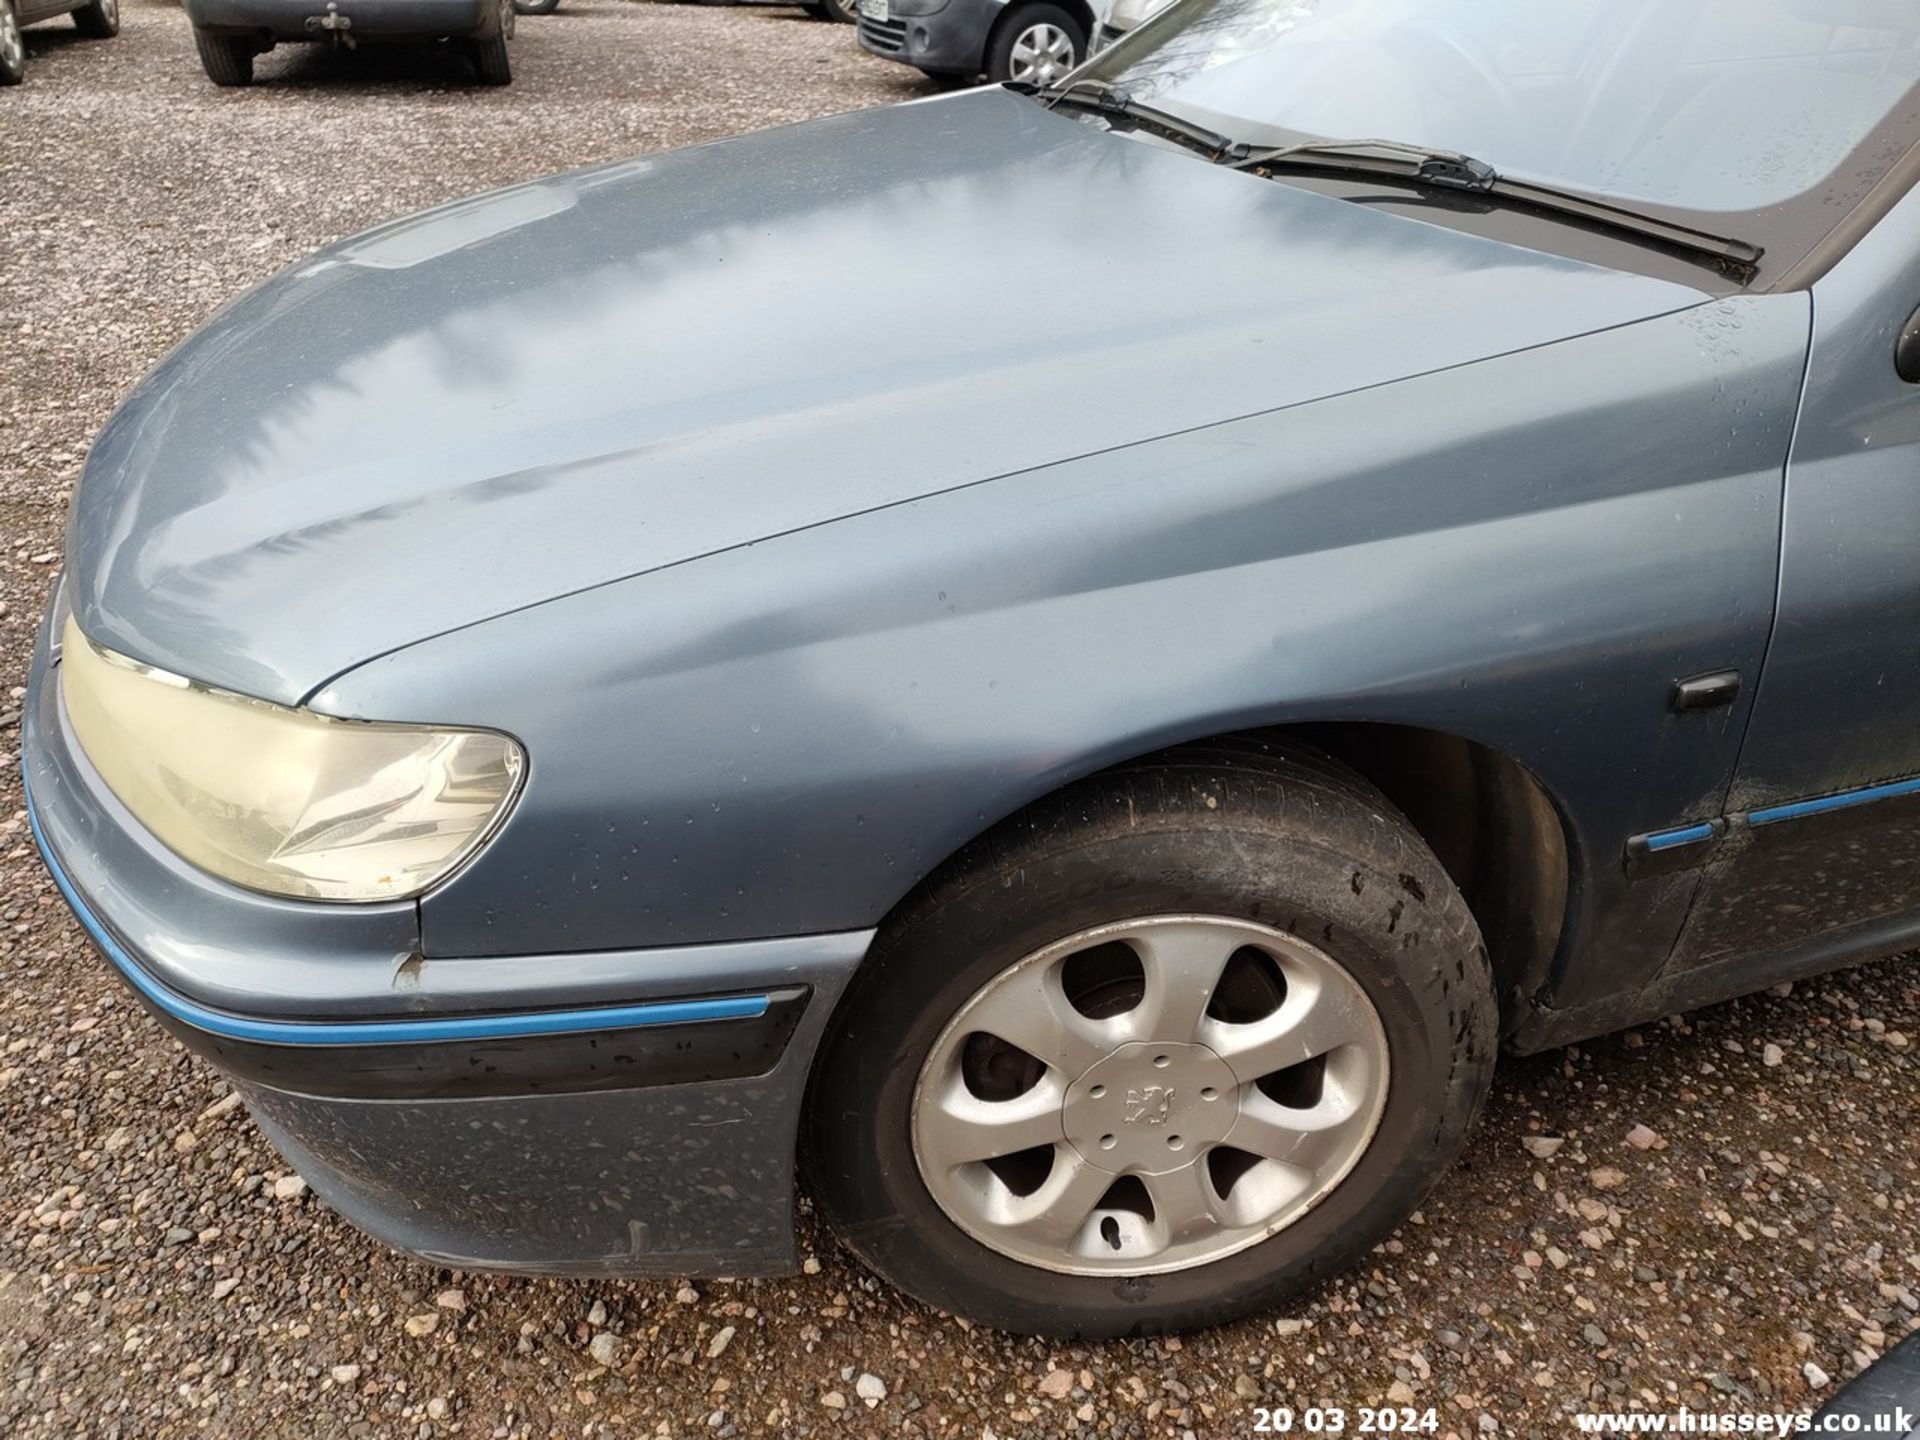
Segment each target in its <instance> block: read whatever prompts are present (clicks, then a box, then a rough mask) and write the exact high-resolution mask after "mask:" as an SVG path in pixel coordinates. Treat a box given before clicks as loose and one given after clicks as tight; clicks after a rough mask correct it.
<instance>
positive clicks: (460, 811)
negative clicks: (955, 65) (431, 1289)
mask: <svg viewBox="0 0 1920 1440" xmlns="http://www.w3.org/2000/svg"><path fill="white" fill-rule="evenodd" d="M1382 137H1384V138H1382ZM1916 176H1920V12H1917V11H1916V10H1915V8H1914V7H1913V6H1912V5H1911V3H1909V0H1818V3H1816V0H1565V3H1560V4H1555V5H1550V6H1549V5H1540V4H1538V3H1535V0H1317V3H1316V0H1181V3H1179V4H1177V5H1175V6H1173V7H1172V8H1170V9H1168V10H1167V11H1165V12H1163V13H1162V14H1160V15H1158V16H1156V17H1155V18H1154V19H1152V20H1150V21H1148V22H1147V23H1146V24H1144V25H1142V26H1141V27H1139V28H1138V29H1137V30H1135V31H1133V32H1132V33H1131V34H1129V35H1127V36H1126V37H1125V38H1124V39H1122V40H1120V41H1119V42H1118V43H1116V44H1115V45H1114V46H1113V47H1112V48H1111V49H1110V50H1108V51H1106V52H1104V53H1103V54H1102V55H1100V56H1098V57H1096V58H1095V59H1094V60H1093V61H1092V62H1091V63H1090V64H1089V65H1088V66H1086V67H1083V68H1082V69H1080V70H1079V71H1078V72H1077V73H1076V74H1075V75H1073V76H1071V77H1069V78H1068V79H1067V80H1066V81H1065V82H1064V83H1063V84H1061V85H1059V86H1057V87H1055V88H1052V89H1048V90H1040V91H1032V90H1027V91H1022V90H1018V89H1014V88H1006V87H1002V88H996V89H988V90H980V91H974V92H970V93H967V94H964V95H955V96H948V97H943V98H939V99H934V100H928V101H922V102H918V103H914V104H910V105H905V106H900V107H897V108H892V109H885V110H879V111H870V112H866V113H859V114H851V115H843V116H840V117H838V118H833V119H827V120H821V121H817V122H813V123H810V124H805V125H798V126H794V127H791V128H786V129H780V130H774V131H769V132H766V133H763V134H756V135H749V136H745V137H742V138H739V139H735V140H731V141H728V142H726V143H723V144H719V145H713V146H708V147H704V148H701V149H697V150H689V151H683V152H679V153H671V154H661V155H651V156H647V157H644V158H640V159H635V160H631V161H627V162H625V163H620V164H614V165H610V166H606V167H603V168H599V169H594V170H587V171H583V172H580V173H578V174H572V175H565V176H561V177H558V178H554V179H546V180H540V181H536V182H534V183H531V184H526V185H522V186H518V187H516V188H513V189H508V190H503V191H499V192H496V193H493V194H489V195H483V196H480V197H478V198H475V199H471V200H466V201H462V202H460V203H458V204H454V205H450V206H447V207H445V208H442V209H439V210H435V211H432V212H430V213H428V214H425V215H420V216H415V217H413V218H409V219H403V220H399V221H397V222H395V223H393V224H390V225H387V226H384V227H382V228H380V229H376V230H373V231H371V232H368V233H366V234H363V235H360V236H357V237H355V238H352V239H349V240H347V241H345V242H343V243H341V244H338V245H335V246H333V247H332V248H330V249H327V250H325V251H322V252H321V253H319V254H317V255H315V256H314V257H313V258H312V259H310V260H307V261H305V262H304V263H301V264H299V265H296V266H294V267H293V268H292V269H290V270H289V271H287V272H285V273H284V274H282V275H280V276H279V277H277V278H275V279H273V280H271V281H269V282H268V283H267V284H265V285H263V286H262V287H261V288H259V289H258V290H256V291H254V292H253V293H251V294H250V295H247V296H244V297H242V298H240V299H238V300H237V301H235V302H234V303H232V304H231V305H229V306H228V307H227V308H225V309H224V310H222V311H221V312H220V313H219V314H218V315H217V316H215V317H214V318H213V319H212V320H211V321H210V322H209V323H208V324H207V325H206V327H205V328H204V329H202V330H201V331H200V332H199V333H198V334H197V335H195V336H193V337H192V338H190V339H189V340H187V341H186V342H185V343H184V344H183V345H182V346H181V347H180V348H179V349H177V350H176V351H174V352H173V354H171V355H170V356H169V357H168V358H167V359H166V360H165V361H164V362H163V363H162V364H161V365H160V366H159V367H158V368H157V369H156V370H155V371H154V372H153V373H152V374H151V375H150V376H149V377H148V378H147V379H146V380H145V381H143V382H142V383H141V384H140V385H139V387H138V388H137V389H136V390H135V391H134V392H133V393H132V394H131V395H129V396H128V397H127V399H126V401H125V403H124V404H123V405H122V406H121V408H120V410H119V411H118V413H117V414H116V415H115V416H114V417H113V419H112V420H111V421H110V422H109V423H108V424H107V425H106V427H105V428H104V429H103V430H102V432H101V434H100V436H99V438H98V441H97V442H96V444H95V446H94V448H93V451H92V454H91V456H90V457H89V459H88V462H87V466H86V469H85V473H84V477H83V479H82V481H81V484H80V486H79V489H78V492H77V495H76V498H75V501H74V510H73V516H72V521H71V527H70V531H69V537H68V544H67V552H66V559H67V568H66V570H65V576H64V580H63V582H62V583H61V584H60V586H59V587H58V589H57V591H56V593H55V594H54V596H53V598H52V603H51V606H50V609H49V612H48V615H47V618H46V622H45V626H44V630H43V632H42V635H41V637H40V640H39V643H38V647H37V649H36V652H35V656H34V660H33V666H32V676H31V693H30V697H29V700H28V704H27V715H26V720H25V738H24V746H25V764H24V773H25V777H26V782H27V786H28V792H29V800H30V814H31V823H32V827H33V830H34V833H35V835H36V836H37V837H38V840H39V843H40V845H41V847H42V849H43V852H44V854H45V856H46V859H47V862H48V866H49V868H50V870H51V871H52V874H53V876H54V878H55V880H56V881H57V882H58V884H59V886H60V888H61V890H62V892H63V893H64V895H65V896H66V898H67V900H68V902H69V903H70V904H71V905H72V907H73V909H74V912H75V913H76V915H77V916H78V917H79V919H80V922H81V923H82V924H83V925H84V926H85V927H86V929H87V930H88V931H89V932H90V933H91V935H92V937H93V939H94V940H95V942H96V943H97V945H98V947H99V949H100V950H101V951H102V952H103V953H104V955H105V956H106V958H107V960H108V961H109V962H110V963H111V965H112V966H113V967H114V968H115V969H116V970H117V971H118V973H119V974H120V975H121V976H122V977H124V979H125V980H126V982H127V983H128V984H129V985H130V986H131V987H132V988H133V989H134V990H135V991H136V992H138V994H139V996H140V998H141V999H142V1001H143V1002H144V1003H145V1004H146V1005H147V1006H148V1007H149V1008H150V1009H151V1011H152V1013H153V1015H154V1016H155V1017H156V1018H157V1019H158V1021H159V1022H160V1023H161V1024H162V1025H164V1026H166V1027H167V1028H168V1029H169V1030H171V1031H172V1032H173V1033H174V1034H175V1035H177V1036H178V1037H179V1038H180V1040H181V1041H182V1042H184V1043H185V1044H186V1045H187V1046H189V1047H191V1048H192V1049H193V1050H195V1051H197V1052H198V1053H200V1054H201V1055H203V1056H205V1057H206V1058H207V1059H208V1060H209V1061H210V1062H211V1063H212V1064H213V1065H214V1066H215V1067H217V1068H218V1069H219V1070H220V1071H222V1072H223V1073H225V1074H226V1075H228V1076H230V1077H231V1078H232V1080H233V1083H234V1084H235V1085H236V1086H237V1087H238V1089H239V1090H240V1092H241V1093H242V1094H243V1095H244V1096H245V1098H246V1102H247V1104H248V1107H249V1109H250V1110H251V1112H252V1114H253V1115H254V1116H255V1117H256V1119H257V1120H258V1122H259V1124H260V1125H261V1126H262V1128H263V1129H264V1130H265V1131H266V1133H267V1134H268V1135H269V1136H270V1137H271V1138H272V1140H273V1141H274V1143H275V1144H276V1145H277V1146H279V1148H280V1149H281V1150H282V1152H283V1153H284V1154H285V1155H286V1157H287V1158H288V1159H289V1160H290V1161H291V1162H292V1164H294V1165H295V1166H296V1167H297V1168H298V1169H299V1171H300V1173H301V1174H302V1175H304V1176H306V1177H307V1179H308V1180H309V1181H310V1182H311V1183H312V1185H313V1187H314V1188H315V1189H316V1190H317V1191H318V1192H319V1194H320V1195H321V1196H323V1197H324V1198H325V1199H326V1200H327V1201H328V1202H329V1203H330V1204H331V1205H332V1206H333V1207H334V1208H335V1209H336V1210H337V1211H338V1212H339V1213H340V1214H342V1215H343V1216H345V1217H347V1218H348V1219H349V1220H351V1221H353V1222H354V1223H356V1224H358V1225H360V1226H362V1227H364V1228H365V1229H366V1230H368V1231H370V1232H372V1233H373V1234H374V1235H377V1236H379V1237H381V1238H382V1239H384V1240H386V1241H388V1242H390V1243H391V1244H393V1245H395V1246H398V1247H400V1248H402V1249H404V1250H407V1251H410V1252H413V1253H414V1254H416V1255H419V1256H423V1257H426V1258H427V1259H429V1260H431V1261H433V1262H435V1263H437V1264H441V1265H447V1266H456V1267H460V1268H464V1269H503V1270H513V1271H532V1272H550V1273H554V1272H557V1273H571V1274H584V1275H600V1274H609V1273H651V1274H683V1273H688V1272H709V1273H713V1272H717V1273H721V1274H726V1275H736V1276H738V1275H748V1274H758V1273H767V1272H775V1271H779V1270H781V1269H783V1268H784V1267H787V1266H790V1265H792V1264H793V1262H794V1260H795V1251H796V1240H795V1229H794V1210H795V1195H796V1190H797V1188H798V1187H799V1186H800V1185H801V1184H803V1183H804V1184H805V1185H806V1186H807V1187H808V1189H809V1190H810V1192H811V1194H812V1195H813V1196H814V1197H815V1200H816V1203H817V1205H818V1207H819V1208H820V1210H821V1211H822V1212H823V1213H824V1214H825V1216H826V1217H827V1218H828V1219H829V1220H830V1221H831V1223H832V1224H833V1225H834V1226H835V1227H836V1229H837V1230H838V1232H839V1234H840V1235H841V1236H842V1237H844V1239H845V1241H846V1243H847V1244H848V1245H849V1246H850V1247H851V1248H852V1249H853V1250H854V1251H855V1252H857V1253H858V1254H859V1255H860V1256H861V1257H863V1258H864V1259H865V1260H866V1261H867V1262H869V1263H870V1264H871V1265H872V1266H873V1267H874V1268H875V1269H877V1270H878V1271H879V1272H880V1273H881V1274H883V1275H885V1276H886V1277H888V1278H889V1279H890V1280H892V1281H894V1282H895V1283H897V1284H898V1285H899V1286H901V1287H902V1288H904V1289H905V1290H907V1291H910V1292H912V1293H913V1294H914V1295H917V1296H919V1297H922V1298H923V1299H925V1300H927V1301H929V1302H931V1303H933V1304H935V1305H938V1306H943V1307H946V1308H947V1309H950V1310H953V1311H958V1312H961V1313H963V1314H966V1315H969V1316H973V1317H977V1318H979V1319H980V1320H983V1321H986V1322H990V1323H992V1324H994V1325H998V1326H1005V1327H1010V1328H1015V1329H1023V1330H1033V1331H1042V1332H1050V1333H1060V1334H1079V1335H1113V1334H1125V1333H1140V1332H1147V1331H1152V1330H1161V1329H1168V1328H1175V1327H1191V1326H1196V1325H1203V1324H1207V1323H1211V1322H1215V1321H1220V1320H1224V1319H1227V1318H1230V1317H1233V1316H1236V1315H1241V1314H1245V1313H1247V1312H1249V1311H1252V1310H1254V1309H1256V1308H1258V1307H1264V1306H1268V1305H1271V1304H1273V1303H1275V1302H1277V1301H1279V1300H1281V1299H1282V1298H1284V1297H1286V1296H1288V1295H1290V1294H1293V1293H1295V1292H1297V1291H1298V1290H1299V1289H1300V1288H1301V1287H1303V1286H1306V1285H1309V1284H1311V1283H1313V1282H1315V1281H1316V1280H1318V1279H1320V1278H1321V1277H1324V1276H1326V1275H1328V1274H1330V1273H1332V1272H1333V1271H1335V1270H1337V1269H1338V1268H1339V1267H1341V1266H1342V1265H1344V1264H1346V1263H1348V1262H1349V1261H1351V1260H1353V1259H1354V1258H1355V1257H1357V1256H1359V1255H1362V1254H1364V1253H1365V1252H1366V1250H1367V1248H1368V1247H1369V1246H1371V1245H1373V1244H1374V1243H1375V1242H1377V1241H1378V1240H1380V1239H1381V1237H1383V1236H1384V1235H1386V1234H1387V1233H1388V1232H1389V1231H1391V1230H1392V1228H1393V1227H1394V1226H1395V1225H1396V1224H1398V1223H1399V1222H1400V1221H1401V1220H1402V1219H1403V1218H1404V1217H1405V1216H1406V1215H1407V1214H1408V1212H1409V1211H1410V1210H1411V1209H1412V1208H1413V1207H1414V1206H1415V1205H1416V1204H1417V1203H1418V1202H1419V1201H1420V1199H1421V1197H1422V1196H1423V1195H1424V1194H1425V1193H1426V1192H1427V1191H1428V1189H1429V1188H1430V1187H1431V1186H1433V1185H1434V1184H1435V1183H1436V1182H1438V1181H1440V1180H1441V1178H1442V1177H1443V1176H1444V1175H1445V1174H1446V1173H1447V1170H1448V1168H1449V1167H1450V1166H1451V1165H1452V1164H1453V1163H1454V1161H1455V1159H1456V1157H1457V1156H1458V1155H1459V1153H1460V1150H1461V1146H1462V1144H1463V1141H1464V1139H1465V1137H1466V1135H1467V1133H1468V1130H1469V1127H1470V1126H1471V1125H1472V1123H1473V1121H1474V1118H1475V1114H1476V1112H1477V1111H1478V1109H1479V1108H1480V1105H1481V1102H1482V1100H1483V1098H1484V1097H1485V1095H1486V1093H1487V1088H1488V1084H1489V1081H1490V1078H1491V1076H1492V1073H1493V1068H1494V1064H1495V1058H1496V1054H1497V1053H1498V1052H1499V1051H1500V1050H1501V1049H1502V1048H1504V1049H1505V1050H1506V1051H1508V1052H1510V1053H1524V1052H1529V1051H1538V1050H1540V1049H1542V1048H1544V1047H1549V1046H1554V1045H1559V1044H1563V1043H1566V1042H1569V1041H1572V1040H1576V1039H1578V1038H1580V1037H1584V1036H1591V1035H1594V1034H1596V1033H1599V1032H1603V1031H1607V1030H1610V1029H1613V1028H1616V1027H1620V1026H1624V1025H1628V1024H1632V1023H1636V1022H1640V1021H1644V1020H1646V1019H1648V1018H1650V1017H1657V1016H1661V1015H1665V1014H1668V1013H1671V1012H1675V1011H1680V1010H1684V1009H1687V1008H1688V1007H1692V1006H1698V1005H1701V1004H1705V1003H1708V1002H1711V1001H1715V1000H1718V999H1721V998H1723V997H1727V996H1731V995H1734V994H1736V993H1738V992H1742V991H1747V990H1752V989H1755V988H1757V987H1761V986H1766V985H1771V984H1776V983H1778V982H1781V981H1786V980H1791V979H1793V978H1795V977H1799V976H1807V975H1812V974H1815V973H1818V972H1822V971H1826V970H1829V969H1832V968H1834V967H1836V966H1840V965H1844V964H1848V963H1851V962H1854V961H1857V960H1861V959H1864V958H1869V957H1872V956H1875V955H1880V954H1886V953H1890V952H1893V951H1895V950H1897V949H1899V948H1901V947H1903V946H1910V945H1912V944H1913V943H1914V942H1915V940H1916V938H1920V887H1916V884H1915V878H1914V877H1915V875H1916V866H1917V865H1920V823H1916V822H1917V820H1920V647H1917V646H1916V645H1915V644H1914V643H1913V637H1914V636H1915V634H1917V633H1920V582H1917V581H1916V569H1915V564H1914V556H1915V555H1916V554H1917V553H1920V313H1917V312H1916V307H1917V306H1920V194H1917V193H1915V192H1914V190H1913V182H1914V180H1915V178H1916ZM1009 216H1014V217H1018V219H1017V222H1011V223H1010V221H1009V219H1008V217H1009ZM821 253H831V254H859V255H861V256H862V257H863V262H862V265H861V267H858V268H857V269H849V268H846V267H842V268H841V269H840V270H837V271H835V272H834V274H833V275H832V276H831V277H828V278H827V279H825V280H823V278H822V275H821V273H820V271H819V267H818V265H817V264H816V263H815V261H814V260H813V259H812V257H813V256H816V255H818V254H821ZM1036 275H1039V276H1044V275H1073V276H1076V277H1079V278H1080V279H1082V280H1084V281H1087V282H1090V283H1089V284H1088V286H1087V289H1088V290H1089V292H1090V293H1091V294H1092V295H1093V296H1095V297H1097V298H1096V299H1094V300H1092V301H1091V302H1090V303H1089V304H1088V305H1087V306H1086V308H1085V309H1084V310H1082V311H1080V312H1078V313H1076V314H1072V315H1064V314H1059V313H1054V312H1049V323H1047V324H1045V325H1035V324H1033V323H1031V314H1030V312H1027V311H1024V310H1022V308H1021V307H1020V306H1018V305H1009V304H1006V303H993V299H992V297H996V296H998V297H1002V298H1003V299H1004V298H1006V297H1009V296H1010V295H1012V294H1013V293H1014V292H1013V291H1010V290H1009V281H1010V280H1011V279H1013V278H1014V277H1020V276H1036ZM932 277H938V281H937V283H929V282H930V281H931V278H932ZM883 279H884V280H885V283H884V284H882V283H880V282H881V281H882V280H883ZM909 297H911V300H912V303H905V302H906V301H907V300H908V298H909Z"/></svg>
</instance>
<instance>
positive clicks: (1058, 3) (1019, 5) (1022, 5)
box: [982, 0, 1095, 64]
mask: <svg viewBox="0 0 1920 1440" xmlns="http://www.w3.org/2000/svg"><path fill="white" fill-rule="evenodd" d="M1035 3H1040V4H1047V5H1052V6H1054V7H1055V8H1057V9H1060V10H1064V11H1066V12H1067V14H1069V15H1071V16H1072V17H1073V18H1074V19H1075V20H1077V21H1079V22H1080V31H1081V34H1082V35H1084V36H1085V37H1086V38H1085V40H1084V42H1083V43H1084V44H1085V45H1086V47H1087V52H1088V54H1091V53H1092V51H1093V32H1094V29H1095V24H1094V18H1093V7H1092V6H1090V5H1088V4H1087V3H1086V0H1007V4H1006V5H1004V6H1002V7H1001V10H1000V14H999V16H998V17H997V18H996V19H995V20H994V22H993V28H992V29H991V30H989V31H988V32H987V44H986V48H985V50H984V51H983V52H982V53H983V55H984V56H985V60H986V63H991V62H992V59H993V50H994V46H996V45H998V44H999V43H1000V37H1001V35H1002V34H1004V33H1005V31H1006V28H1007V26H1008V25H1010V24H1011V23H1012V22H1013V18H1014V16H1016V15H1018V14H1019V13H1020V12H1021V11H1022V10H1024V9H1026V8H1027V7H1028V5H1030V4H1035ZM1086 60H1087V55H1082V56H1081V57H1080V61H1081V63H1082V64H1085V63H1086Z"/></svg>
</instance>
